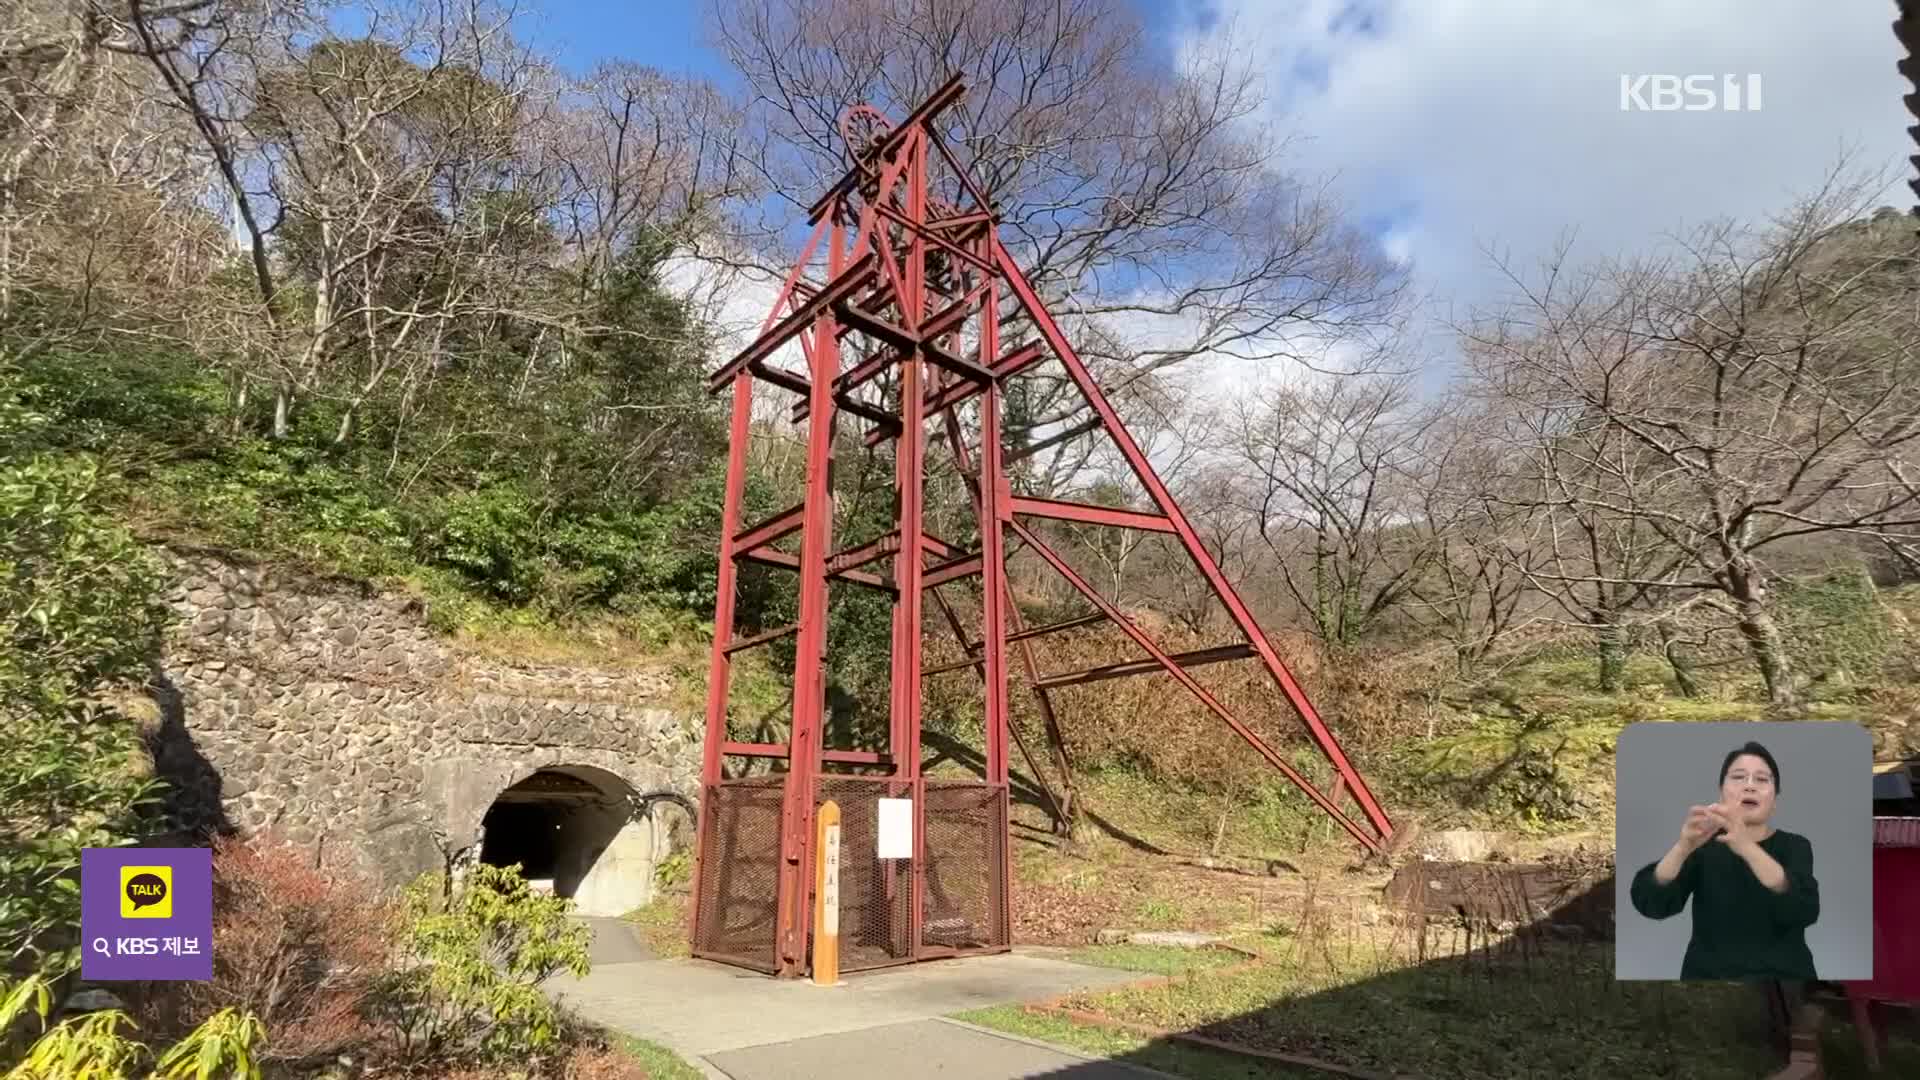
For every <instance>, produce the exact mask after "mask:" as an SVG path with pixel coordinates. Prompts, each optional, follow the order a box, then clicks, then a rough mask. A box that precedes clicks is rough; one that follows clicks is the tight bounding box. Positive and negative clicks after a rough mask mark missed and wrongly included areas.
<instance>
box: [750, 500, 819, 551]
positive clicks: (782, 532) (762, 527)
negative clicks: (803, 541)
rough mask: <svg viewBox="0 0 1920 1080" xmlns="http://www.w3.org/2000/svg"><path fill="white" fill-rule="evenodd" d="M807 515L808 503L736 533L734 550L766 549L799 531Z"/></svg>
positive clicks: (789, 508) (792, 507) (791, 507)
mask: <svg viewBox="0 0 1920 1080" xmlns="http://www.w3.org/2000/svg"><path fill="white" fill-rule="evenodd" d="M806 513H807V504H806V503H800V504H798V505H796V506H789V507H787V508H786V509H785V510H782V511H780V512H779V513H777V514H775V515H773V516H772V517H770V518H767V519H766V520H765V521H762V522H760V523H759V524H757V525H755V526H754V527H753V528H751V529H748V530H746V531H745V532H742V533H736V534H735V535H734V537H733V549H734V550H735V551H739V552H747V551H752V550H754V549H755V548H760V547H765V546H766V545H768V544H771V543H773V542H774V541H776V540H779V539H780V538H781V537H783V536H787V535H789V534H790V533H793V532H794V531H796V530H798V529H799V528H800V526H801V523H802V522H804V521H805V520H806Z"/></svg>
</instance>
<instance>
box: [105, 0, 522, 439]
mask: <svg viewBox="0 0 1920 1080" xmlns="http://www.w3.org/2000/svg"><path fill="white" fill-rule="evenodd" d="M128 12H129V15H128V17H129V19H130V20H131V25H132V27H133V29H134V31H135V32H136V33H137V34H138V35H139V38H140V40H141V42H142V44H143V49H144V52H145V54H146V55H147V56H148V58H149V59H150V60H151V61H152V62H153V64H154V65H155V67H156V69H157V70H158V71H159V72H160V74H161V77H162V79H163V80H164V81H165V84H166V85H167V87H168V88H169V90H170V91H171V93H172V95H173V97H174V100H175V102H176V103H177V105H178V106H179V107H180V108H181V109H182V110H184V111H185V113H186V114H187V115H188V116H189V117H191V119H192V121H193V123H194V126H195V127H196V128H197V129H198V130H199V131H200V133H201V135H202V137H203V140H204V142H205V145H206V148H207V150H208V152H209V153H210V154H211V155H212V156H213V158H214V160H215V161H216V163H217V164H218V166H219V169H220V173H221V176H222V177H223V179H224V181H225V188H226V190H225V195H226V197H227V200H228V203H229V205H230V206H231V207H232V208H233V210H234V213H235V215H236V218H237V220H238V223H239V225H240V227H241V230H242V231H243V232H244V233H245V235H246V236H247V238H248V244H249V247H250V252H251V260H250V262H251V266H252V270H253V286H254V291H255V293H256V296H257V303H256V304H253V305H251V306H250V312H249V313H250V314H254V315H257V316H258V317H259V318H260V319H262V320H264V321H265V322H266V323H267V325H268V327H269V329H270V330H271V331H273V332H274V333H273V334H272V337H273V340H272V341H270V342H269V343H268V345H267V347H266V348H265V349H264V355H263V356H262V357H261V358H260V359H261V360H262V361H263V363H264V364H265V365H267V366H268V368H269V370H270V371H271V375H270V378H271V380H272V382H273V392H274V413H273V421H272V430H273V433H274V434H275V435H276V436H280V435H285V434H286V433H287V430H288V427H289V425H290V423H291V422H292V418H293V412H294V410H295V409H296V408H297V407H298V405H299V404H300V403H301V402H302V401H303V400H305V399H307V398H311V397H316V396H325V397H331V398H333V399H334V400H335V402H336V404H337V412H338V420H337V434H336V442H344V441H345V440H346V439H347V438H348V437H349V435H350V434H351V432H352V430H353V424H354V420H355V417H356V414H357V411H358V409H359V408H360V406H361V405H362V404H363V403H364V402H365V401H366V400H367V399H368V397H369V396H370V395H372V394H373V393H374V392H375V391H376V390H377V389H378V388H379V387H381V385H382V384H383V383H384V382H386V381H387V380H388V379H389V378H390V377H391V376H393V375H394V374H395V373H396V372H400V371H405V370H408V369H416V370H420V369H425V370H431V369H433V368H435V367H437V366H440V365H443V364H444V363H445V362H446V360H445V358H446V353H447V351H448V350H449V349H450V348H453V347H455V346H456V345H458V344H459V343H461V342H463V341H464V342H465V343H467V344H472V343H473V342H474V341H475V340H476V336H478V337H497V336H498V335H499V334H501V333H503V332H509V329H508V328H511V334H512V336H515V337H516V338H517V339H518V341H517V343H518V344H521V345H523V346H524V347H525V348H526V351H527V353H528V356H529V363H532V362H533V360H534V359H535V358H537V357H539V356H540V355H541V354H542V351H543V349H551V348H553V347H555V346H554V343H555V342H557V341H558V340H559V338H558V336H557V335H552V334H547V335H543V334H541V333H540V332H539V330H540V328H542V327H551V326H552V325H554V324H555V323H556V322H557V321H558V320H557V319H556V318H555V316H554V315H553V313H552V312H551V310H549V309H546V308H543V307H542V305H541V304H540V300H542V299H546V298H545V297H543V296H542V290H541V288H540V285H541V282H540V280H539V278H540V277H541V276H542V275H541V271H542V270H543V269H544V268H545V266H544V263H545V260H549V259H551V258H552V257H553V256H554V255H555V254H556V253H557V252H558V247H557V245H556V244H555V242H554V240H553V238H552V235H551V226H550V216H549V215H550V213H551V210H552V206H553V204H554V202H555V200H556V199H557V181H558V174H557V171H556V170H555V169H554V163H553V162H552V160H551V156H550V155H548V154H546V153H544V152H543V151H544V147H543V146H542V144H541V143H540V142H538V141H537V140H534V139H532V138H530V136H529V133H530V132H531V131H533V130H535V129H538V128H540V127H541V126H542V125H543V124H545V123H547V122H550V121H552V119H553V116H552V110H553V108H554V107H555V102H556V95H557V86H556V84H555V83H554V82H553V80H552V79H551V78H549V77H547V75H546V72H545V70H544V62H543V61H542V60H541V59H540V58H539V57H538V56H537V55H536V54H534V53H533V52H532V51H531V50H529V49H528V48H527V47H526V46H524V45H523V44H521V43H519V42H516V41H515V40H514V39H513V37H512V34H511V27H512V23H513V19H514V15H513V12H511V11H510V10H499V9H493V8H490V7H487V6H485V4H484V0H473V2H468V3H463V4H457V5H425V6H420V5H410V4H405V3H399V4H395V5H392V6H380V5H369V6H367V7H366V8H365V9H364V10H363V11H362V12H361V14H362V15H363V16H364V17H365V21H366V24H367V29H366V32H365V34H364V35H362V36H359V37H353V38H348V37H343V36H341V35H339V34H336V33H333V32H331V29H330V27H328V26H327V24H326V19H327V14H326V12H325V11H324V10H320V9H318V8H316V9H313V10H308V9H304V8H301V7H299V6H297V5H293V6H285V7H281V6H275V7H271V8H257V9H256V8H253V7H251V6H249V5H244V4H236V5H219V6H213V5H209V6H207V7H205V8H196V9H193V10H182V9H181V8H180V7H178V6H168V7H160V6H156V5H148V4H145V3H143V2H141V0H132V3H131V5H130V7H129V9H128ZM456 322H459V323H461V324H462V328H461V331H460V332H458V333H456V332H454V330H453V327H454V324H455V323H456Z"/></svg>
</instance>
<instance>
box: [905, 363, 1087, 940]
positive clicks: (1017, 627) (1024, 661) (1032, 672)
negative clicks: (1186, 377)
mask: <svg viewBox="0 0 1920 1080" xmlns="http://www.w3.org/2000/svg"><path fill="white" fill-rule="evenodd" d="M1021 351H1025V350H1024V349H1023V350H1021ZM940 419H941V420H942V421H943V422H944V423H945V424H946V429H947V445H948V447H949V448H950V449H951V450H952V451H953V460H954V464H955V465H957V466H959V468H960V475H961V476H962V477H964V478H965V482H966V485H967V491H968V493H969V494H970V495H971V496H972V497H973V506H974V512H975V513H976V514H978V513H980V512H981V510H982V509H983V507H982V500H981V488H980V482H979V480H978V479H976V478H975V477H974V476H973V464H972V462H971V461H970V460H969V458H968V455H967V443H966V439H965V438H963V437H962V436H961V433H960V421H959V420H957V419H955V417H954V415H953V413H952V412H951V411H949V412H946V413H943V414H941V417H940ZM1001 479H1002V480H1003V481H1004V480H1005V475H1004V472H1003V475H1002V476H1001ZM994 577H996V578H998V579H999V584H998V586H995V585H994V583H993V582H991V581H989V582H988V583H987V587H988V588H995V587H997V588H999V590H1000V596H1001V599H1002V606H1001V610H1002V611H1004V612H1006V615H1007V625H1008V626H1010V627H1012V628H1013V630H1014V633H1013V634H1012V635H1010V636H1009V637H1008V640H1009V641H1013V642H1015V643H1016V644H1018V645H1019V652H1020V668H1021V670H1022V671H1024V672H1025V673H1026V677H1027V685H1028V686H1029V687H1031V688H1032V690H1033V698H1034V702H1035V703H1036V704H1037V705H1038V706H1039V707H1040V720H1041V723H1042V725H1043V726H1044V727H1045V729H1046V734H1047V745H1048V747H1049V748H1050V749H1052V751H1053V762H1054V767H1055V768H1057V769H1059V770H1060V798H1058V799H1056V800H1055V801H1054V805H1055V806H1056V807H1057V808H1058V809H1059V811H1060V813H1059V816H1057V817H1055V818H1054V820H1055V821H1057V822H1059V823H1060V827H1061V828H1062V829H1071V826H1072V818H1071V815H1072V813H1073V759H1072V757H1071V756H1070V755H1069V754H1068V753H1067V739H1066V736H1065V735H1064V734H1063V733H1062V732H1061V731H1060V718H1059V717H1058V716H1057V715H1056V714H1055V713H1054V711H1053V696H1052V695H1051V694H1049V693H1047V691H1046V690H1045V689H1044V688H1042V687H1039V686H1036V685H1034V684H1036V683H1038V682H1039V681H1040V664H1039V662H1038V661H1037V660H1035V659H1034V655H1033V642H1031V641H1029V640H1027V639H1026V638H1024V637H1022V636H1021V634H1022V633H1023V631H1024V627H1022V626H1021V618H1020V605H1019V604H1018V603H1017V602H1016V601H1015V600H1014V596H1013V586H1012V584H1011V583H1010V582H1008V580H1007V574H1006V563H1005V560H1004V559H1002V561H1001V567H1000V573H998V574H995V575H994ZM1099 617H1100V618H1102V619H1105V618H1106V615H1105V614H1101V615H1100V616H1099ZM982 670H984V661H982ZM1012 726H1013V725H1012V720H1011V718H1009V720H1008V728H1009V729H1011V728H1012ZM1038 772H1039V770H1037V769H1036V770H1035V775H1038ZM1009 846H1011V845H1009ZM1008 880H1012V879H1011V878H1009V879H1008ZM1009 903H1011V901H1009Z"/></svg>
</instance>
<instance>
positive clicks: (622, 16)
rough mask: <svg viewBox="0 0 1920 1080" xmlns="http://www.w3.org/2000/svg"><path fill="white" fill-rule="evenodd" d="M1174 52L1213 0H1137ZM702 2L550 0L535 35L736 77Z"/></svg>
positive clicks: (579, 55) (569, 51)
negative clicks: (712, 43) (710, 32)
mask: <svg viewBox="0 0 1920 1080" xmlns="http://www.w3.org/2000/svg"><path fill="white" fill-rule="evenodd" d="M1131 2H1132V3H1133V5H1134V7H1135V8H1136V10H1138V11H1139V12H1140V14H1141V17H1142V19H1143V20H1144V21H1145V22H1146V24H1147V26H1148V27H1149V28H1150V29H1151V30H1152V32H1153V33H1154V35H1155V42H1156V44H1158V45H1159V46H1161V48H1163V49H1164V50H1165V51H1166V52H1167V54H1168V55H1169V56H1171V55H1172V52H1173V49H1174V47H1175V45H1176V44H1177V42H1178V38H1177V36H1176V33H1175V31H1176V30H1177V29H1179V28H1183V27H1206V26H1208V25H1211V21H1212V17H1213V12H1214V11H1215V8H1214V5H1213V4H1212V2H1211V0H1131ZM703 7H704V5H703V4H701V3H700V2H699V0H639V2H638V3H634V2H632V0H625V2H622V0H545V2H544V3H543V4H542V5H541V7H540V8H539V14H538V15H537V17H536V18H535V19H534V20H533V22H534V25H535V27H536V33H535V36H536V37H537V38H538V39H539V40H541V41H543V42H545V43H546V44H549V45H552V46H556V47H558V48H560V49H561V55H562V57H563V59H564V60H565V62H566V63H567V64H569V65H570V66H575V67H579V68H586V67H591V66H592V65H593V64H594V63H595V62H597V61H599V60H603V59H612V58H616V57H618V58H624V59H627V60H632V61H634V62H635V63H639V64H645V65H647V66H649V67H656V68H659V69H661V70H662V71H668V72H674V73H678V74H691V75H700V76H704V77H706V78H709V79H712V80H714V81H716V82H719V83H723V84H727V83H731V82H732V81H733V80H732V73H731V72H730V71H729V70H728V68H727V64H726V61H725V60H724V59H723V58H722V57H721V56H720V55H719V54H718V53H717V52H715V51H714V50H713V49H712V48H710V47H708V44H707V41H706V34H705V30H704V22H705V19H704V15H703Z"/></svg>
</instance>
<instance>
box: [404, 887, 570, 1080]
mask: <svg viewBox="0 0 1920 1080" xmlns="http://www.w3.org/2000/svg"><path fill="white" fill-rule="evenodd" d="M403 903H404V908H405V912H406V920H407V921H406V928H405V930H404V931H403V932H402V937H401V944H402V947H403V949H404V950H405V951H406V953H407V955H408V956H409V957H410V958H411V961H412V963H411V966H409V967H408V968H407V969H406V970H404V971H401V972H398V973H396V974H395V975H393V976H392V977H390V978H389V979H388V980H386V986H385V987H384V988H383V992H382V994H381V995H380V997H379V1003H378V1005H377V1006H376V1009H377V1013H378V1015H380V1016H381V1017H382V1018H383V1019H384V1020H385V1021H386V1023H387V1025H388V1027H389V1028H390V1029H391V1030H392V1033H393V1035H394V1037H395V1039H396V1040H397V1042H398V1044H399V1047H400V1052H401V1054H402V1056H404V1057H405V1058H407V1059H409V1060H413V1061H416V1062H418V1061H428V1060H444V1059H459V1058H464V1057H468V1056H477V1057H479V1058H481V1059H483V1060H488V1061H510V1060H517V1061H522V1062H524V1061H525V1060H526V1059H527V1057H528V1056H529V1055H532V1054H537V1053H539V1052H541V1051H544V1050H547V1049H548V1048H550V1047H551V1046H552V1045H553V1044H554V1042H555V1040H556V1039H557V1038H558V1037H559V1035H560V1033H561V1026H560V1018H559V1015H558V1013H557V1011H556V1010H555V1008H554V1005H553V1002H552V1001H550V1000H549V999H548V998H547V996H546V994H545V993H544V992H542V991H541V989H540V984H541V983H542V982H544V981H546V980H547V979H548V978H551V977H552V976H554V975H557V974H559V973H560V972H563V971H565V972H570V973H572V974H574V975H576V976H578V975H585V974H586V973H587V970H588V961H587V946H588V943H589V942H590V940H591V931H589V930H588V929H587V928H586V927H584V926H580V925H576V924H575V923H573V922H572V921H571V920H570V919H569V918H568V913H569V911H570V910H571V908H572V906H573V905H572V902H571V901H568V900H564V899H561V898H559V897H555V896H545V895H541V894H538V893H535V892H534V891H533V890H532V889H531V888H530V887H529V886H528V884H527V881H526V879H525V878H523V877H521V876H520V871H519V868H518V867H498V866H488V865H486V864H480V865H477V866H475V867H473V868H472V871H471V872H470V873H469V874H468V875H467V877H466V878H465V879H464V880H463V881H462V882H461V883H460V884H459V885H458V887H456V888H453V889H451V890H449V889H448V887H447V883H446V880H445V879H444V878H443V877H442V876H441V875H438V874H429V875H426V876H424V877H422V878H420V879H419V880H417V881H415V882H414V883H413V884H412V885H410V886H408V887H407V890H406V893H405V897H404V901H403Z"/></svg>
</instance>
